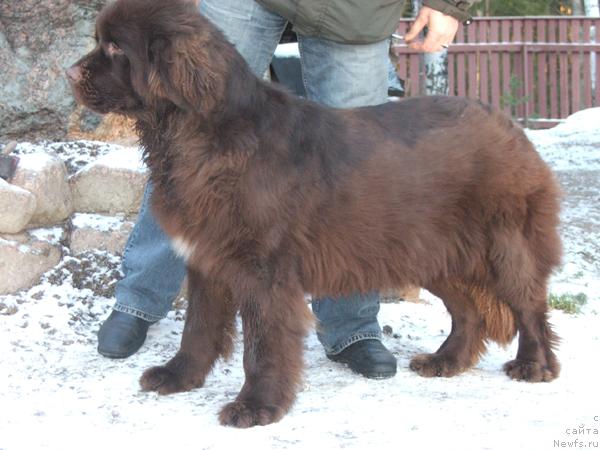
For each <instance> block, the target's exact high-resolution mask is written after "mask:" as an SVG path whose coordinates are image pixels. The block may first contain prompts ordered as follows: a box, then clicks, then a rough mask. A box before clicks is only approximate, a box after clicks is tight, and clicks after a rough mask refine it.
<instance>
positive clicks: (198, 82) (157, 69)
mask: <svg viewBox="0 0 600 450" xmlns="http://www.w3.org/2000/svg"><path fill="white" fill-rule="evenodd" d="M209 46H210V43H208V42H206V40H205V39H203V35H202V34H182V35H177V36H175V37H160V36H159V37H156V38H154V39H153V40H152V42H150V43H149V45H148V52H147V54H148V67H149V69H148V72H147V75H146V79H147V85H148V90H149V93H150V94H151V96H153V97H157V98H165V99H168V100H170V101H171V102H172V103H174V104H175V105H177V106H178V107H179V108H181V109H184V110H193V111H198V112H202V111H206V110H207V109H210V108H212V107H213V106H214V98H215V93H216V89H218V83H219V79H218V77H217V76H216V73H215V72H214V70H212V66H211V60H210V55H209V51H208V50H209Z"/></svg>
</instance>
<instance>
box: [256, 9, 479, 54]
mask: <svg viewBox="0 0 600 450" xmlns="http://www.w3.org/2000/svg"><path fill="white" fill-rule="evenodd" d="M256 1H258V3H260V4H262V5H263V6H265V7H266V8H267V9H269V10H270V11H273V12H276V13H278V14H280V15H281V16H283V17H285V18H286V19H288V20H289V21H290V22H291V23H293V24H294V30H295V31H296V32H298V33H299V34H303V35H306V36H315V37H321V38H324V39H329V40H332V41H336V42H342V43H345V44H368V43H372V42H377V41H381V40H383V39H386V38H388V37H390V35H391V34H392V33H393V32H394V31H395V30H396V26H397V25H398V20H400V17H401V16H402V11H403V10H404V0H256ZM475 1H477V0H468V1H454V0H423V4H424V5H425V6H429V7H431V8H434V9H437V10H439V11H442V12H443V13H445V14H448V15H451V16H454V17H456V18H457V19H459V20H460V21H464V20H465V19H467V18H468V17H469V14H468V12H467V10H468V8H469V6H471V5H472V4H473V3H475Z"/></svg>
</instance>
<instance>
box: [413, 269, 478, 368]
mask: <svg viewBox="0 0 600 450" xmlns="http://www.w3.org/2000/svg"><path fill="white" fill-rule="evenodd" d="M425 288H426V289H427V290H429V291H430V292H431V293H433V294H434V295H436V296H437V297H439V298H441V299H442V300H443V302H444V304H445V305H446V308H447V309H448V312H449V313H450V315H451V317H452V330H451V332H450V335H449V336H448V338H447V339H446V340H445V341H444V343H443V344H442V346H441V347H440V348H439V349H438V350H437V351H436V352H435V353H430V354H420V355H417V356H415V357H414V358H413V359H412V360H411V362H410V368H411V369H412V370H414V371H415V372H417V373H418V374H419V375H422V376H425V377H451V376H454V375H457V374H459V373H461V372H464V371H465V370H467V369H469V368H470V367H472V366H473V365H474V364H475V363H477V361H478V359H479V357H480V355H481V354H482V353H483V352H484V351H485V337H486V329H485V322H484V320H483V319H482V317H481V315H480V313H479V311H478V309H477V307H476V304H475V301H474V299H473V298H472V292H471V291H470V290H469V289H468V288H467V287H466V286H465V285H464V284H462V283H458V282H451V281H449V280H438V281H437V282H436V283H434V284H432V285H429V286H425Z"/></svg>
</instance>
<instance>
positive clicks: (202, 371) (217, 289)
mask: <svg viewBox="0 0 600 450" xmlns="http://www.w3.org/2000/svg"><path fill="white" fill-rule="evenodd" d="M188 283H189V284H188V297H189V302H188V308H187V311H186V318H185V325H184V328H183V334H182V337H181V347H180V349H179V351H178V352H177V354H176V355H175V356H174V357H173V358H172V359H171V360H170V361H169V362H167V363H166V364H165V365H164V366H156V367H152V368H150V369H148V370H146V371H145V372H144V374H143V375H142V378H141V379H140V385H141V386H142V389H143V390H145V391H157V392H158V393H159V394H171V393H174V392H183V391H189V390H190V389H193V388H196V387H200V386H202V385H203V384H204V380H205V378H206V375H207V374H208V373H209V372H210V370H211V369H212V366H213V364H214V362H215V360H216V359H217V358H218V357H219V356H225V357H226V356H228V355H229V354H230V353H231V349H232V347H233V336H234V334H235V314H236V312H237V307H236V305H235V303H234V301H233V299H232V297H231V293H230V291H229V289H228V288H227V287H226V286H225V285H223V284H220V283H217V282H214V281H211V280H207V279H205V278H204V277H203V276H202V275H200V274H198V273H196V272H194V271H192V270H189V271H188Z"/></svg>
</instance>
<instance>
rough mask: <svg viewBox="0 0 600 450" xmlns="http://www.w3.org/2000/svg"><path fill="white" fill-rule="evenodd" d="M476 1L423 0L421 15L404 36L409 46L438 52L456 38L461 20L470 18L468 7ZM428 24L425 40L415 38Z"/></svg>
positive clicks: (424, 50) (423, 50)
mask: <svg viewBox="0 0 600 450" xmlns="http://www.w3.org/2000/svg"><path fill="white" fill-rule="evenodd" d="M473 3H475V1H474V0H470V1H452V0H449V1H445V0H423V7H422V8H421V10H420V11H419V15H418V16H417V18H416V19H415V21H414V23H413V24H412V26H411V27H410V30H408V33H406V36H405V37H404V39H405V41H406V42H407V43H408V44H409V46H410V47H411V48H413V49H415V50H420V51H422V52H438V51H440V50H442V49H444V48H447V47H448V45H450V43H451V42H452V41H453V40H454V37H455V36H456V32H457V31H458V24H459V21H463V22H464V21H466V20H468V19H469V18H470V16H469V13H468V9H469V7H470V6H471V5H472V4H473ZM425 25H427V27H428V32H427V37H426V38H425V40H424V41H419V40H415V39H416V38H417V36H418V35H419V32H420V31H421V30H422V29H423V28H424V27H425Z"/></svg>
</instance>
